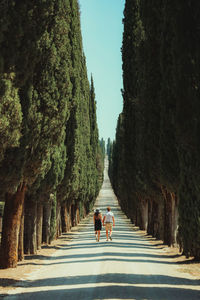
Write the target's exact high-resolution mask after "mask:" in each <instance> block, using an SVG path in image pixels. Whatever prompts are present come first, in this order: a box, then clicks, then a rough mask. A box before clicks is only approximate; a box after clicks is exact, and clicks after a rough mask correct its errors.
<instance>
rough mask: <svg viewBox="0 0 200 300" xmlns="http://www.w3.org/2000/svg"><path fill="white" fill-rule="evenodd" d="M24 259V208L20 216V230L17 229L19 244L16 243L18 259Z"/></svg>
mask: <svg viewBox="0 0 200 300" xmlns="http://www.w3.org/2000/svg"><path fill="white" fill-rule="evenodd" d="M23 259H24V208H23V211H22V216H21V223H20V230H19V245H18V261H22V260H23Z"/></svg>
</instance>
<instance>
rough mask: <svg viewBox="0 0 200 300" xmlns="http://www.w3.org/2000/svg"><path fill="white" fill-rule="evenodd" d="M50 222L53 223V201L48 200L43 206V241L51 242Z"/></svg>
mask: <svg viewBox="0 0 200 300" xmlns="http://www.w3.org/2000/svg"><path fill="white" fill-rule="evenodd" d="M50 224H51V202H47V203H45V204H44V207H43V225H42V242H43V243H45V244H49V243H50Z"/></svg>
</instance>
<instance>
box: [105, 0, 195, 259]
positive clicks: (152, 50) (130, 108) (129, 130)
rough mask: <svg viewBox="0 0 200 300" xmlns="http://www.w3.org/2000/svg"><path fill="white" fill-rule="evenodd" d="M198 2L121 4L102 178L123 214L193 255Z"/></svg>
mask: <svg viewBox="0 0 200 300" xmlns="http://www.w3.org/2000/svg"><path fill="white" fill-rule="evenodd" d="M199 28H200V3H199V2H198V1H194V0H192V1H191V0H190V1H189V0H187V1H181V0H177V1H167V0H164V1H163V0H162V1H161V0H158V1H156V3H155V1H153V0H148V1H144V0H126V4H125V10H124V34H123V47H122V59H123V83H124V89H123V99H124V106H123V112H122V113H121V114H120V116H119V119H118V125H117V132H116V140H115V141H114V143H113V144H112V147H111V148H112V151H111V154H110V169H109V173H110V177H111V180H112V184H113V187H114V189H115V192H116V194H117V195H118V197H119V200H120V203H121V206H122V208H123V209H124V210H125V211H126V213H127V214H128V215H129V217H130V218H131V219H132V220H133V222H135V223H136V224H137V225H139V226H140V227H141V228H143V229H146V230H147V231H148V233H150V234H152V235H154V236H156V237H158V238H161V239H163V240H164V242H165V243H167V244H168V245H174V244H177V243H178V244H179V245H180V248H181V249H182V250H183V253H184V254H185V255H186V256H194V257H195V258H200V172H199V171H200V151H199V150H200V138H199V133H200V117H199V116H200V101H199V100H200V92H199V91H200V81H199V79H200V43H199V41H200V31H199Z"/></svg>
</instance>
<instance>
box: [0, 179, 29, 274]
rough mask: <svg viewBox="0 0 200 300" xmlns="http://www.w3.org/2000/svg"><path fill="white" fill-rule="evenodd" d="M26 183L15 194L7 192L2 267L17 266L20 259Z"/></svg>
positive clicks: (2, 242)
mask: <svg viewBox="0 0 200 300" xmlns="http://www.w3.org/2000/svg"><path fill="white" fill-rule="evenodd" d="M25 190H26V185H25V183H23V184H20V185H19V187H18V189H17V192H16V193H15V194H13V195H12V194H8V193H7V194H6V202H5V208H4V218H3V229H2V241H1V267H2V268H4V269H5V268H15V267H16V266H17V261H18V241H19V230H20V223H21V216H22V212H23V205H24V195H25Z"/></svg>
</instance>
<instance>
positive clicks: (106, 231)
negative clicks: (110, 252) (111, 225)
mask: <svg viewBox="0 0 200 300" xmlns="http://www.w3.org/2000/svg"><path fill="white" fill-rule="evenodd" d="M106 240H107V241H108V229H106Z"/></svg>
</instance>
